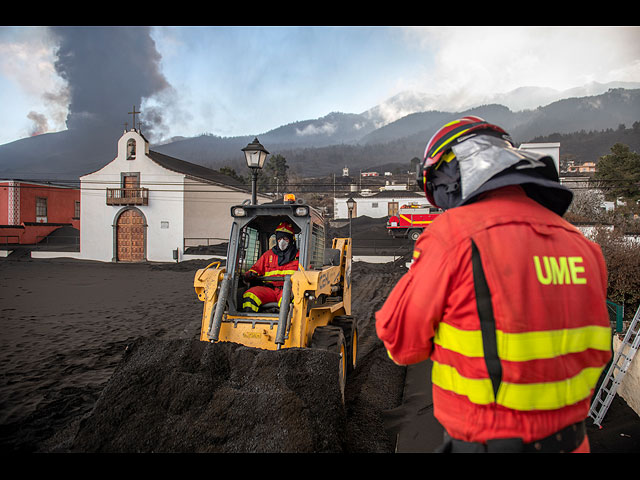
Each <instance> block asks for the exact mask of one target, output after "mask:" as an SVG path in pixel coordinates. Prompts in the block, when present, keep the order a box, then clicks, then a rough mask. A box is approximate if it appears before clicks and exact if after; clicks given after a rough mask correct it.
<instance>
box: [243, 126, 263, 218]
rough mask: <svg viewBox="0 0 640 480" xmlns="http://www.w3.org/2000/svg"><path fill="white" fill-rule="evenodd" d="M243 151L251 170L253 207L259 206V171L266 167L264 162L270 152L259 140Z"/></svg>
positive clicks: (255, 139)
mask: <svg viewBox="0 0 640 480" xmlns="http://www.w3.org/2000/svg"><path fill="white" fill-rule="evenodd" d="M242 151H243V152H244V158H245V160H246V162H247V167H249V168H250V169H251V205H257V204H258V195H257V188H258V187H257V184H258V170H260V169H262V167H263V166H264V161H265V160H266V158H267V155H269V152H267V150H266V149H265V148H264V147H263V146H262V145H260V142H259V141H258V139H257V138H254V139H253V142H251V143H250V144H248V145H247V146H246V147H244V148H243V149H242Z"/></svg>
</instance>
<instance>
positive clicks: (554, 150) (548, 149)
mask: <svg viewBox="0 0 640 480" xmlns="http://www.w3.org/2000/svg"><path fill="white" fill-rule="evenodd" d="M518 148H519V149H520V150H533V151H535V152H538V153H542V154H544V155H549V156H550V157H551V158H553V162H554V163H555V164H556V170H557V171H558V172H560V143H558V142H550V143H522V144H520V146H519V147H518Z"/></svg>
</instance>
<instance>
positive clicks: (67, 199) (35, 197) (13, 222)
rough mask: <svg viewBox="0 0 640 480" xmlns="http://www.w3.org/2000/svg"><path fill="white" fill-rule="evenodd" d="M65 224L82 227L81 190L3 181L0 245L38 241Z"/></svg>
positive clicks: (0, 203) (19, 181)
mask: <svg viewBox="0 0 640 480" xmlns="http://www.w3.org/2000/svg"><path fill="white" fill-rule="evenodd" d="M63 226H72V227H74V228H76V229H78V230H80V189H78V188H72V187H65V186H58V185H48V184H43V183H38V182H29V181H24V180H2V181H0V245H3V244H22V245H32V244H36V243H38V242H40V241H41V240H42V239H43V238H44V237H46V236H47V235H49V234H50V233H51V232H53V231H54V230H57V229H58V228H60V227H63Z"/></svg>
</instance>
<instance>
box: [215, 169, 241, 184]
mask: <svg viewBox="0 0 640 480" xmlns="http://www.w3.org/2000/svg"><path fill="white" fill-rule="evenodd" d="M219 172H220V173H222V174H223V175H226V176H228V177H231V178H235V179H236V180H238V181H239V182H242V183H245V184H246V183H247V177H241V176H240V175H238V173H237V172H236V170H235V168H231V167H226V166H225V167H222V168H220V170H219Z"/></svg>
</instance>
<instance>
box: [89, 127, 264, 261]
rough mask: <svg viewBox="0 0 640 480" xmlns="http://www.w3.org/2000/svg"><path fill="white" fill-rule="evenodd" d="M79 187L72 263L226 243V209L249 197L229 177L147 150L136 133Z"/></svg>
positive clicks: (151, 256) (165, 256)
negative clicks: (76, 246) (77, 249)
mask: <svg viewBox="0 0 640 480" xmlns="http://www.w3.org/2000/svg"><path fill="white" fill-rule="evenodd" d="M80 185H81V198H80V200H81V214H80V254H79V255H78V257H77V258H82V259H86V260H99V261H105V262H143V261H152V262H175V261H182V260H185V259H187V258H189V256H185V253H184V252H185V249H186V248H188V247H189V246H198V245H215V244H221V243H225V242H227V241H228V239H229V229H230V227H231V215H230V209H231V206H233V205H239V204H241V203H242V202H243V201H245V200H247V199H250V198H251V192H250V191H249V190H248V188H247V187H246V186H244V185H243V184H242V183H240V182H238V181H237V180H236V179H234V178H231V177H229V176H226V175H223V174H221V173H220V172H217V171H215V170H211V169H208V168H206V167H203V166H200V165H196V164H193V163H190V162H186V161H184V160H179V159H177V158H173V157H169V156H167V155H163V154H161V153H158V152H154V151H151V150H149V142H148V141H147V140H146V139H145V137H144V136H143V135H142V134H141V133H140V131H138V130H136V129H131V130H129V131H125V132H124V134H123V135H122V137H120V139H119V140H118V154H117V156H116V158H115V159H114V160H113V161H111V162H110V163H108V164H107V165H105V166H104V167H102V168H101V169H99V170H98V171H95V172H92V173H89V174H87V175H84V176H82V177H80ZM261 197H262V196H261ZM265 199H266V197H262V198H261V200H265Z"/></svg>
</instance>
